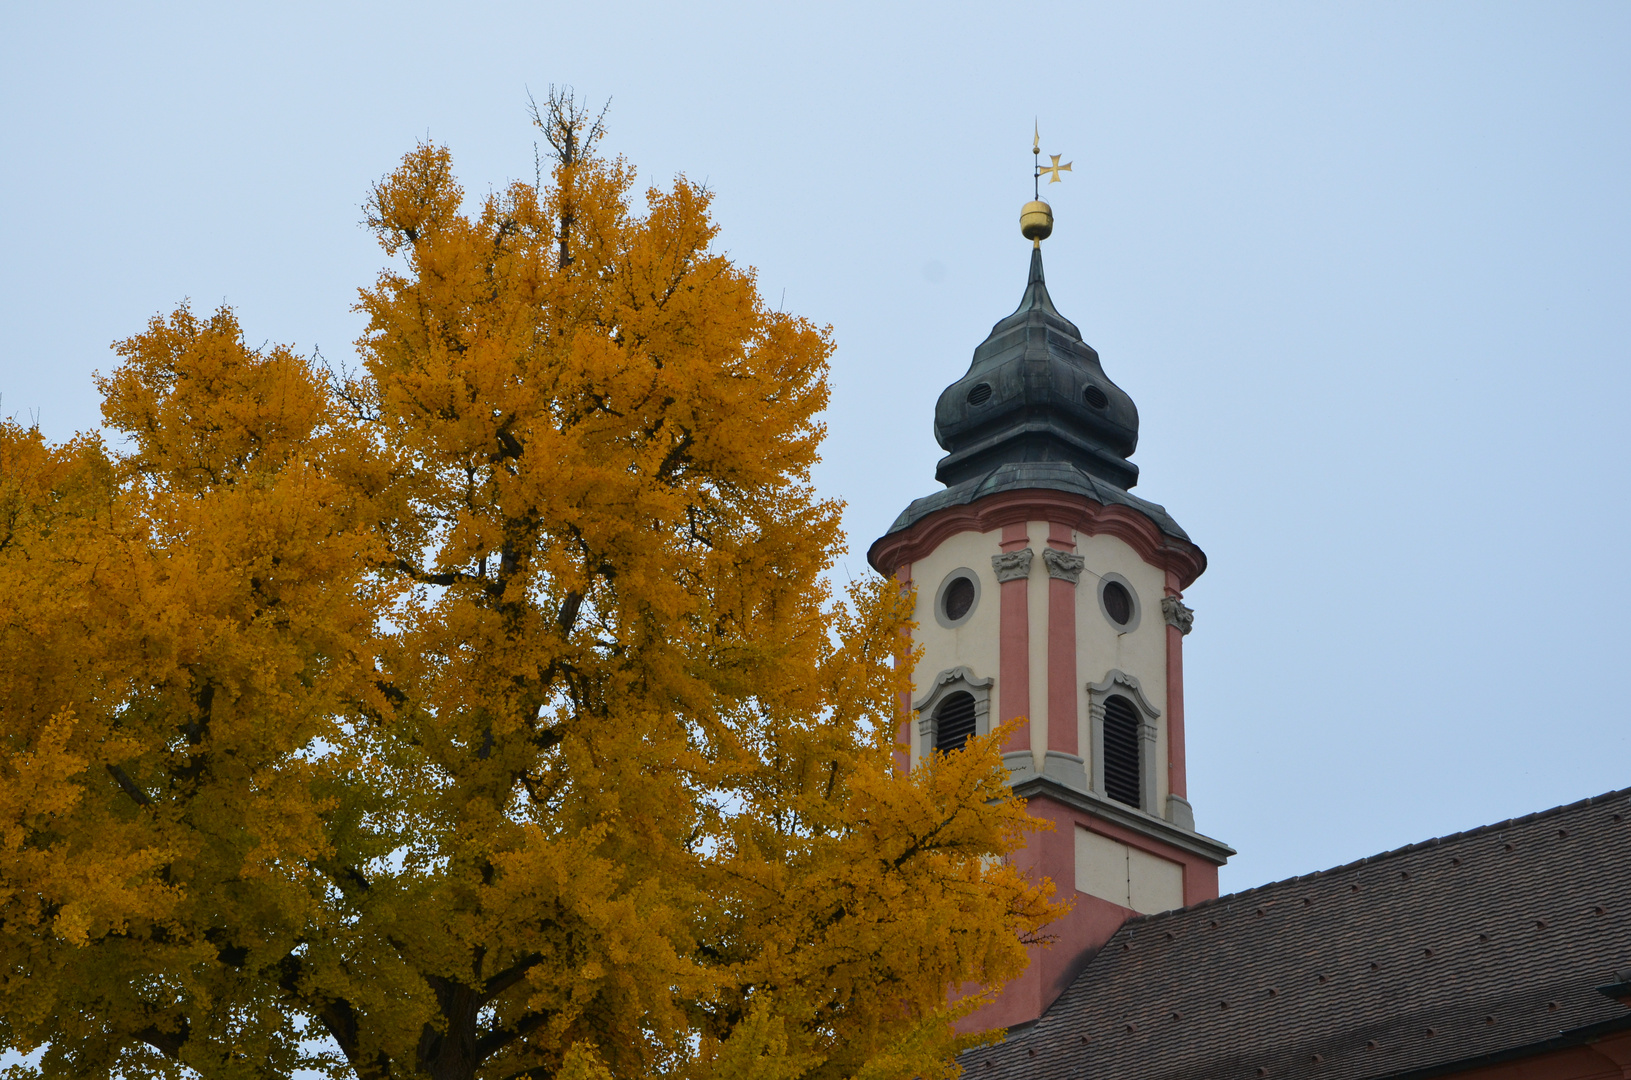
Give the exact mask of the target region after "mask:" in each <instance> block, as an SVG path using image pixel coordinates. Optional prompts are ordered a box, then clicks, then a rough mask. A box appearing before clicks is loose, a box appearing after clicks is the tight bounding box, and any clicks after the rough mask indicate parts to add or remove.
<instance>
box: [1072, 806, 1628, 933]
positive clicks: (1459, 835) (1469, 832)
mask: <svg viewBox="0 0 1631 1080" xmlns="http://www.w3.org/2000/svg"><path fill="white" fill-rule="evenodd" d="M1625 796H1631V787H1623V788H1615V789H1614V790H1612V791H1605V792H1603V793H1602V794H1601V795H1588V796H1586V797H1585V798H1584V799H1577V800H1575V801H1574V802H1572V803H1564V804H1562V805H1560V806H1553V807H1550V808H1548V809H1546V810H1536V811H1534V812H1533V813H1529V814H1524V815H1522V816H1520V817H1510V818H1507V819H1506V820H1504V821H1494V822H1491V823H1490V824H1488V825H1477V826H1474V827H1473V828H1471V829H1462V830H1461V831H1460V832H1453V833H1446V834H1445V835H1443V836H1434V837H1430V838H1428V839H1426V840H1418V841H1416V842H1415V843H1413V844H1405V845H1404V846H1403V847H1396V848H1392V849H1390V850H1388V851H1379V852H1377V853H1376V854H1375V855H1366V856H1364V857H1363V858H1359V859H1354V860H1352V861H1351V862H1345V863H1341V864H1340V865H1337V866H1331V867H1327V868H1326V869H1324V870H1311V871H1309V872H1308V873H1306V874H1294V875H1292V876H1291V877H1288V878H1280V879H1279V880H1277V881H1266V882H1264V883H1263V884H1261V885H1253V886H1252V887H1250V888H1248V889H1241V890H1240V891H1239V892H1232V893H1224V894H1223V895H1222V896H1218V897H1214V898H1212V899H1210V900H1201V901H1199V902H1197V903H1194V904H1190V905H1188V906H1187V907H1181V908H1171V909H1169V910H1167V911H1157V912H1154V913H1152V914H1149V915H1134V916H1132V917H1131V918H1129V919H1128V920H1127V921H1126V922H1124V923H1122V924H1121V927H1120V929H1118V930H1117V931H1116V933H1115V935H1114V936H1112V937H1111V939H1110V940H1111V941H1114V940H1115V939H1116V937H1119V936H1121V933H1122V931H1123V930H1126V929H1127V928H1128V927H1129V926H1133V925H1134V924H1137V923H1145V922H1150V921H1153V920H1155V919H1160V918H1164V917H1166V916H1168V915H1176V914H1178V913H1179V912H1188V911H1198V910H1200V909H1201V908H1205V907H1211V906H1212V905H1214V904H1221V903H1224V902H1225V901H1231V900H1239V899H1242V898H1244V897H1248V896H1252V895H1254V894H1256V893H1261V892H1264V891H1266V890H1268V889H1274V888H1278V887H1280V886H1282V885H1289V884H1291V883H1293V882H1297V881H1308V880H1309V879H1311V878H1320V877H1325V876H1326V875H1328V874H1335V873H1339V872H1341V871H1343V870H1352V869H1354V868H1356V867H1360V866H1367V865H1369V864H1371V863H1374V862H1378V861H1380V860H1382V859H1391V858H1395V857H1397V856H1400V855H1407V854H1410V853H1411V852H1414V851H1419V850H1421V849H1423V848H1429V847H1433V846H1436V845H1438V844H1447V843H1450V842H1452V841H1457V840H1465V839H1467V838H1468V837H1472V836H1477V835H1479V834H1480V833H1488V832H1494V831H1495V830H1497V829H1507V828H1512V827H1513V826H1517V825H1527V824H1529V823H1531V822H1533V821H1536V820H1539V819H1541V818H1545V817H1550V816H1552V815H1553V814H1562V813H1565V812H1567V811H1570V810H1579V809H1581V808H1582V807H1586V806H1592V805H1595V804H1597V803H1601V802H1606V801H1608V800H1610V799H1614V798H1618V797H1625ZM1109 944H1110V942H1108V941H1107V942H1105V945H1106V946H1108V945H1109Z"/></svg>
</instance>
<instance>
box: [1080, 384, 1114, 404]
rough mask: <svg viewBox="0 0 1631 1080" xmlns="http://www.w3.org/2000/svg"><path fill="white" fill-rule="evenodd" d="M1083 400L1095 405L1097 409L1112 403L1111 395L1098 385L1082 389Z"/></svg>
mask: <svg viewBox="0 0 1631 1080" xmlns="http://www.w3.org/2000/svg"><path fill="white" fill-rule="evenodd" d="M1082 400H1083V401H1085V402H1087V403H1088V404H1089V405H1091V406H1093V407H1094V408H1095V409H1102V408H1104V407H1106V406H1107V405H1109V404H1110V395H1108V394H1106V393H1105V392H1104V391H1103V390H1101V389H1099V388H1098V387H1097V386H1089V387H1088V388H1087V389H1086V390H1083V391H1082Z"/></svg>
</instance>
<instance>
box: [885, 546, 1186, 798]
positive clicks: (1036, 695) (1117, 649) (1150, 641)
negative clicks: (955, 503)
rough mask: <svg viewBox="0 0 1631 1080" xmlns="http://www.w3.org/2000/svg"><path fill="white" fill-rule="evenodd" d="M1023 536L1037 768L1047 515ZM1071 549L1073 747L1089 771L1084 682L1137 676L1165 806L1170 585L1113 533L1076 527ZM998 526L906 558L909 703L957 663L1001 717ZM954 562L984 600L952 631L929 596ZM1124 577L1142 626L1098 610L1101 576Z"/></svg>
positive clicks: (1042, 709)
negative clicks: (979, 682) (1153, 713)
mask: <svg viewBox="0 0 1631 1080" xmlns="http://www.w3.org/2000/svg"><path fill="white" fill-rule="evenodd" d="M1026 531H1027V535H1028V542H1029V544H1030V547H1031V550H1032V552H1033V553H1034V558H1033V561H1032V563H1031V575H1030V578H1029V580H1028V582H1027V609H1028V616H1029V622H1030V699H1031V708H1030V724H1031V752H1032V755H1033V758H1034V760H1035V768H1036V770H1037V771H1038V772H1041V771H1042V767H1043V756H1044V754H1045V753H1046V751H1047V746H1048V733H1047V725H1048V571H1047V567H1046V566H1045V564H1044V563H1043V561H1042V550H1043V549H1044V548H1045V547H1046V546H1047V540H1048V531H1049V525H1048V523H1047V522H1045V521H1032V522H1029V523H1027V526H1026ZM1073 538H1074V540H1075V544H1076V551H1077V553H1078V554H1080V555H1081V556H1082V558H1083V560H1084V563H1085V566H1084V568H1083V571H1082V577H1081V581H1080V583H1079V584H1078V585H1077V588H1076V720H1077V736H1076V745H1077V752H1078V753H1079V754H1081V756H1082V757H1083V758H1084V759H1086V762H1087V774H1088V776H1089V777H1091V776H1092V775H1093V747H1092V742H1091V734H1090V725H1089V722H1088V713H1087V684H1088V683H1096V682H1101V681H1103V679H1104V677H1105V674H1106V673H1107V672H1109V671H1110V670H1111V669H1112V668H1119V669H1120V670H1122V671H1125V672H1126V673H1127V674H1129V675H1132V676H1133V677H1135V678H1136V679H1138V681H1139V683H1140V684H1141V685H1142V686H1143V688H1144V696H1145V697H1146V698H1148V699H1149V701H1150V703H1151V704H1153V705H1154V706H1155V707H1156V708H1158V709H1160V710H1161V717H1160V719H1159V720H1157V721H1156V743H1155V753H1156V762H1157V767H1156V769H1155V774H1156V792H1155V794H1156V799H1155V805H1156V806H1160V807H1164V806H1166V800H1167V793H1168V790H1169V786H1170V785H1169V777H1168V775H1167V768H1166V762H1167V723H1166V722H1167V634H1166V622H1165V621H1164V620H1163V619H1162V617H1161V595H1162V593H1163V591H1164V589H1165V586H1166V575H1165V573H1164V572H1163V571H1161V570H1158V569H1156V568H1155V567H1153V566H1150V565H1149V564H1148V563H1146V562H1145V561H1144V560H1143V559H1142V558H1140V557H1139V555H1138V553H1137V552H1136V551H1134V550H1133V549H1132V548H1131V547H1129V546H1128V545H1127V544H1126V543H1125V542H1123V541H1122V540H1119V539H1117V538H1116V537H1113V536H1105V535H1098V536H1087V535H1084V534H1081V533H1075V534H1074V537H1073ZM1001 540H1002V534H1001V531H1000V530H994V531H992V532H987V533H975V532H967V533H958V534H957V535H955V536H952V537H949V538H948V539H946V540H945V541H944V542H942V543H941V545H940V546H939V547H937V548H936V549H935V550H934V551H933V552H931V553H930V554H928V555H926V556H924V557H923V558H921V559H919V560H917V561H916V562H914V563H913V564H912V584H913V585H914V586H915V587H916V589H917V607H916V610H915V613H914V616H913V617H914V618H915V619H916V621H917V624H918V626H917V633H916V641H917V643H918V644H919V645H921V646H923V650H924V651H923V658H922V659H921V660H920V661H919V662H918V666H917V670H916V671H915V673H914V675H913V695H912V700H913V701H920V700H922V699H923V698H924V697H925V696H926V695H927V694H928V693H929V691H930V690H931V689H932V688H933V686H934V680H935V677H936V676H937V675H939V674H940V672H942V671H947V670H949V669H951V668H954V667H957V666H959V665H961V666H965V667H968V668H969V669H970V670H972V671H973V672H974V674H975V676H976V677H978V678H989V679H992V680H995V681H994V682H993V683H992V686H991V718H992V719H993V720H1000V719H1001V716H1000V711H999V707H998V706H999V702H1000V701H1001V699H1002V697H1001V695H1002V686H1001V677H1002V676H1001V672H1000V671H999V664H1000V661H1001V640H1000V638H1001V611H1002V599H1001V587H1000V586H999V585H998V583H997V578H996V574H995V573H994V572H993V571H992V569H991V557H992V556H993V555H996V554H998V553H999V552H1001V550H1002V544H1001ZM959 567H967V568H968V569H970V570H972V571H973V572H974V574H975V576H976V577H978V578H979V581H980V597H979V602H978V603H977V604H976V606H975V609H974V613H973V614H972V615H971V616H970V617H969V619H968V621H967V622H965V623H964V624H963V625H962V626H960V627H958V628H957V629H955V630H948V629H947V628H945V627H944V626H941V625H940V622H939V620H937V619H936V618H935V614H934V600H935V596H936V595H937V594H938V593H939V591H940V585H941V583H942V582H943V581H944V580H945V578H946V576H947V575H948V574H950V573H951V572H952V571H953V570H956V569H958V568H959ZM1111 572H1114V573H1117V574H1120V575H1121V576H1122V577H1124V578H1126V579H1127V581H1128V582H1130V583H1131V584H1132V586H1133V591H1134V592H1135V593H1136V594H1137V598H1138V605H1139V622H1138V626H1137V627H1135V628H1134V629H1133V630H1132V631H1130V632H1122V631H1121V630H1120V628H1119V627H1117V626H1115V625H1114V624H1113V623H1111V622H1110V620H1109V619H1107V618H1106V617H1105V615H1104V612H1103V611H1102V610H1100V608H1099V598H1098V588H1099V578H1100V577H1102V576H1103V575H1104V574H1106V573H1111ZM911 737H912V762H913V764H914V765H915V764H916V763H917V761H918V759H919V757H920V756H921V754H922V750H923V748H922V746H921V745H920V743H919V739H918V734H917V723H916V718H915V717H914V718H913V723H912V732H911Z"/></svg>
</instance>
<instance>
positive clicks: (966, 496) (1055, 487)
mask: <svg viewBox="0 0 1631 1080" xmlns="http://www.w3.org/2000/svg"><path fill="white" fill-rule="evenodd" d="M1027 488H1041V489H1043V490H1045V491H1068V492H1071V493H1073V494H1076V495H1084V496H1086V497H1087V498H1089V499H1092V500H1093V501H1094V502H1096V503H1099V504H1101V505H1103V506H1125V507H1128V508H1130V509H1133V510H1137V511H1138V512H1139V513H1140V514H1143V515H1144V516H1145V517H1147V518H1149V519H1150V520H1151V521H1153V522H1154V523H1155V527H1156V528H1158V529H1160V530H1161V531H1162V532H1163V533H1165V534H1166V535H1168V536H1173V537H1177V538H1178V539H1179V540H1188V539H1189V534H1188V533H1186V532H1184V530H1183V529H1181V528H1179V527H1178V523H1177V522H1176V521H1174V520H1172V515H1171V514H1169V513H1167V511H1166V508H1165V507H1162V506H1159V505H1157V504H1155V503H1152V502H1150V501H1149V500H1147V499H1140V498H1139V497H1138V496H1137V495H1133V494H1130V493H1128V492H1126V491H1123V490H1122V489H1121V488H1118V487H1116V485H1114V484H1112V483H1110V482H1109V481H1107V480H1100V479H1099V478H1098V477H1096V476H1093V475H1091V474H1089V473H1085V472H1083V471H1082V470H1081V469H1078V468H1077V467H1076V466H1075V465H1073V464H1071V463H1070V462H1068V461H1031V462H1017V461H1016V462H1009V463H1008V464H1006V465H999V466H998V467H997V468H995V469H992V470H991V471H990V472H988V473H986V474H985V475H984V476H979V477H976V478H974V479H973V480H965V481H963V482H962V483H961V484H954V485H953V486H951V487H949V488H947V489H946V490H944V491H937V492H935V493H934V494H933V495H926V496H924V497H923V498H921V499H914V500H913V501H912V504H911V505H910V506H908V507H907V508H906V509H905V510H903V511H901V514H900V516H899V517H897V518H896V519H895V523H894V524H893V525H891V526H889V532H891V533H897V532H900V531H901V530H902V529H908V528H911V527H912V526H913V525H915V524H916V523H917V522H919V521H921V520H922V519H923V518H926V517H928V516H929V515H930V514H932V513H934V512H935V511H936V510H944V509H945V508H946V507H948V506H966V505H968V504H969V503H971V502H973V501H974V500H976V499H982V498H984V497H985V496H987V495H995V494H997V493H998V492H1000V491H1023V490H1025V489H1027ZM885 535H887V534H885Z"/></svg>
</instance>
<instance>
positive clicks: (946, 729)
mask: <svg viewBox="0 0 1631 1080" xmlns="http://www.w3.org/2000/svg"><path fill="white" fill-rule="evenodd" d="M973 734H974V696H973V695H972V694H965V693H963V692H962V691H960V690H959V691H958V692H957V693H955V694H951V695H949V696H948V697H947V698H946V700H945V701H942V702H941V703H940V708H938V709H936V710H935V713H934V748H935V749H936V750H938V751H940V752H941V753H942V754H949V753H951V752H952V751H953V750H961V749H962V748H963V744H964V743H966V742H968V740H969V738H970V737H971V736H972V735H973Z"/></svg>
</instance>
